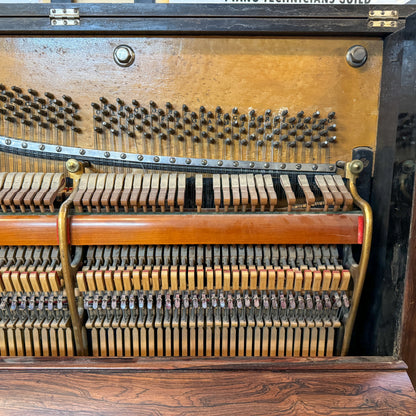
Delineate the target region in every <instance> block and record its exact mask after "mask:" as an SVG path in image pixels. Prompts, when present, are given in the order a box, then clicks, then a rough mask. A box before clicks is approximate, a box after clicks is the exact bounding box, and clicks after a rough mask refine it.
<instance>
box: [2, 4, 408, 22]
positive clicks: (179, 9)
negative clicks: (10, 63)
mask: <svg viewBox="0 0 416 416" xmlns="http://www.w3.org/2000/svg"><path fill="white" fill-rule="evenodd" d="M139 3H140V2H139ZM53 7H55V8H65V7H68V4H66V3H64V2H61V3H59V2H54V4H53ZM71 7H76V8H77V9H79V10H80V14H81V16H96V17H99V16H102V17H104V16H108V17H128V16H158V17H186V16H188V17H197V16H199V17H204V16H212V17H215V16H220V17H232V18H236V17H245V18H249V19H250V18H252V17H253V16H256V17H267V18H273V17H299V16H304V17H317V18H331V17H332V18H335V17H340V18H361V19H367V18H368V12H369V11H370V10H373V9H374V8H375V6H366V5H360V7H351V6H349V5H346V6H344V5H330V4H325V5H319V4H314V5H313V7H311V5H301V4H300V5H298V4H279V5H278V7H276V5H267V4H259V5H245V4H222V5H221V4H93V3H86V4H83V3H76V4H73V5H72V6H71ZM50 9H51V5H50V4H36V5H31V4H15V3H11V2H10V3H9V4H2V5H1V6H0V17H3V16H4V17H6V16H8V17H12V16H15V17H23V16H28V17H35V16H39V17H40V16H49V10H50ZM376 9H377V10H391V6H388V5H386V6H383V5H377V6H376ZM394 9H395V10H398V11H399V15H400V18H403V17H406V16H408V15H409V14H411V13H413V12H414V7H412V6H407V5H396V6H395V7H394Z"/></svg>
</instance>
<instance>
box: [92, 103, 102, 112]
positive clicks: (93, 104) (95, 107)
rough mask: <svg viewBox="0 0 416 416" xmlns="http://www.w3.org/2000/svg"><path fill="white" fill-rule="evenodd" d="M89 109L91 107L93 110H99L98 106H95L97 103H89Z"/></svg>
mask: <svg viewBox="0 0 416 416" xmlns="http://www.w3.org/2000/svg"><path fill="white" fill-rule="evenodd" d="M91 107H92V108H93V109H94V110H99V109H100V106H99V104H97V103H91Z"/></svg>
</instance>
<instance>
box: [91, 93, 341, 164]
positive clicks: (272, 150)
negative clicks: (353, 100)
mask: <svg viewBox="0 0 416 416" xmlns="http://www.w3.org/2000/svg"><path fill="white" fill-rule="evenodd" d="M91 105H92V108H93V123H94V132H95V139H94V142H95V143H94V144H95V148H97V149H100V150H105V151H116V152H126V151H127V152H131V151H133V152H137V153H143V154H152V155H163V156H171V155H172V156H183V157H196V158H206V159H220V160H221V159H224V160H225V159H239V160H258V161H269V162H279V161H285V162H302V163H306V162H310V163H312V162H313V163H329V161H330V147H331V146H332V145H333V144H334V143H335V142H336V136H335V135H334V132H335V130H336V124H335V123H334V118H335V113H334V112H330V113H329V114H328V116H327V117H326V118H321V115H320V113H319V112H318V111H316V112H314V113H313V114H312V115H311V116H305V113H304V112H303V111H300V112H298V113H297V115H296V116H289V112H288V110H286V109H285V110H282V111H280V112H279V113H278V114H275V113H273V112H272V110H270V109H268V110H266V111H265V112H264V113H262V114H258V113H256V111H255V110H250V111H249V112H248V114H245V113H244V114H240V112H239V110H238V108H237V107H234V108H233V109H232V111H231V112H230V113H224V112H223V110H222V108H221V107H217V108H216V109H215V111H207V109H206V108H205V107H204V106H201V107H200V108H199V110H198V112H195V111H190V109H189V107H188V106H187V105H185V104H184V105H183V106H182V112H179V111H177V110H175V109H174V108H173V106H172V104H171V103H169V102H168V103H166V104H165V106H164V108H160V107H158V105H157V104H156V103H155V102H154V101H150V103H149V106H142V105H140V103H139V102H138V101H137V100H133V101H132V104H131V105H126V104H125V102H124V101H123V100H121V99H119V98H118V99H117V100H116V104H111V103H109V102H108V100H107V99H106V98H105V97H101V98H100V102H99V103H92V104H91Z"/></svg>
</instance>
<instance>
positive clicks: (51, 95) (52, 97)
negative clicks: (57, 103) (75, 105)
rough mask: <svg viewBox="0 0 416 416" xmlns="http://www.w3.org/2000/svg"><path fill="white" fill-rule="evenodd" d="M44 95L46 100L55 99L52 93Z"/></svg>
mask: <svg viewBox="0 0 416 416" xmlns="http://www.w3.org/2000/svg"><path fill="white" fill-rule="evenodd" d="M44 95H45V97H46V98H49V99H50V100H53V99H54V98H55V96H54V95H53V94H52V93H50V92H45V94H44Z"/></svg>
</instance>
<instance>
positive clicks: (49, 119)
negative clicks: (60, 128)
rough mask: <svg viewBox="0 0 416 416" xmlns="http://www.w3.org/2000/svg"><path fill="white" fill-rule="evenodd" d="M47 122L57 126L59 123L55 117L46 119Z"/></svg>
mask: <svg viewBox="0 0 416 416" xmlns="http://www.w3.org/2000/svg"><path fill="white" fill-rule="evenodd" d="M46 121H47V122H48V123H50V124H56V123H57V122H58V121H57V120H56V118H53V117H46Z"/></svg>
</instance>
